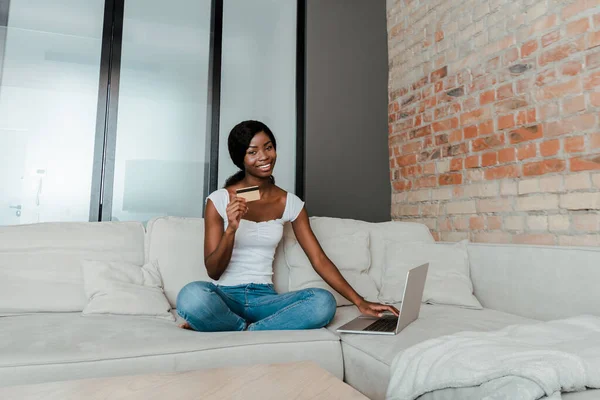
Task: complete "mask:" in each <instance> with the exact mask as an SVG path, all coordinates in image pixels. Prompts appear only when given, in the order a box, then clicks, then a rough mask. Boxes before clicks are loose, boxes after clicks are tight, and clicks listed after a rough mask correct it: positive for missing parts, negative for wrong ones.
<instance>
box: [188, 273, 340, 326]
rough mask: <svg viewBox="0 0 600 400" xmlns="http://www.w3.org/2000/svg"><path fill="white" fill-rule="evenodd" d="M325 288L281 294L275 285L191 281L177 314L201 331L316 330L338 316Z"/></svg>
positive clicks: (333, 299)
mask: <svg viewBox="0 0 600 400" xmlns="http://www.w3.org/2000/svg"><path fill="white" fill-rule="evenodd" d="M335 310H336V302H335V298H334V297H333V295H332V294H331V293H329V292H328V291H327V290H324V289H303V290H299V291H295V292H289V293H283V294H277V292H275V289H274V288H273V285H263V284H254V283H251V284H247V285H239V286H217V285H215V284H213V283H211V282H200V281H198V282H191V283H189V284H187V285H186V286H184V287H183V289H181V291H180V292H179V295H178V296H177V313H178V314H179V315H180V316H181V317H182V318H183V319H185V320H186V321H187V323H188V325H189V327H191V328H192V329H194V330H196V331H201V332H220V331H242V330H249V331H259V330H292V329H316V328H322V327H324V326H325V325H327V324H328V323H329V322H330V321H331V320H332V319H333V316H334V315H335Z"/></svg>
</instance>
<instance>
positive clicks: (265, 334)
mask: <svg viewBox="0 0 600 400" xmlns="http://www.w3.org/2000/svg"><path fill="white" fill-rule="evenodd" d="M304 360H314V361H316V362H318V363H319V364H320V365H321V366H322V367H324V368H325V369H327V370H329V371H330V372H332V373H333V374H335V375H336V376H338V377H340V378H341V377H342V368H343V367H342V355H341V347H340V342H339V338H338V337H337V336H336V335H334V334H332V333H331V332H329V331H327V330H326V329H316V330H305V331H286V332H285V334H282V332H281V331H262V332H216V333H204V332H194V331H189V330H184V329H180V328H178V327H177V325H176V323H174V322H168V321H165V320H161V319H157V318H131V317H125V316H89V317H82V316H81V314H79V313H44V314H42V313H40V314H36V315H35V316H14V317H2V318H0V385H14V384H25V383H28V384H31V383H40V382H47V381H55V380H67V379H79V378H88V377H100V376H114V375H125V374H140V373H148V372H159V371H185V370H193V369H200V368H217V367H224V366H230V365H247V364H259V363H276V362H292V361H304Z"/></svg>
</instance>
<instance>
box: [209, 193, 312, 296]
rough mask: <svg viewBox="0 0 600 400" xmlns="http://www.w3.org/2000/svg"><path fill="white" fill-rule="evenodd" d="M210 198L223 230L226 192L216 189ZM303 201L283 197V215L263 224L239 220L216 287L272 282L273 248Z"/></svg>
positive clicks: (225, 213) (300, 208) (227, 200)
mask: <svg viewBox="0 0 600 400" xmlns="http://www.w3.org/2000/svg"><path fill="white" fill-rule="evenodd" d="M208 199H210V200H211V201H212V202H213V205H214V206H215V208H216V209H217V212H218V213H219V215H220V216H221V218H223V221H224V223H223V229H227V225H229V221H228V220H227V205H228V204H229V192H228V191H227V189H219V190H216V191H214V192H212V193H211V194H210V196H208V198H207V199H206V200H207V201H208ZM303 207H304V202H303V201H302V200H300V198H299V197H298V196H296V195H295V194H292V193H288V194H287V198H286V201H285V209H284V210H283V216H282V217H281V218H279V219H272V220H270V221H265V222H254V221H249V220H246V219H242V220H241V221H240V225H239V227H238V230H237V231H236V232H235V240H234V243H233V251H232V253H231V260H230V261H229V265H228V266H227V269H225V272H223V275H221V277H220V278H219V280H218V281H213V283H214V284H216V285H221V286H236V285H243V284H248V283H262V284H270V283H273V280H272V278H271V277H272V275H273V259H274V258H275V249H276V248H277V245H278V244H279V242H280V241H281V238H282V236H283V224H284V223H286V222H288V221H294V220H296V218H297V217H298V214H300V211H302V208H303Z"/></svg>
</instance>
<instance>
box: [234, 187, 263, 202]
mask: <svg viewBox="0 0 600 400" xmlns="http://www.w3.org/2000/svg"><path fill="white" fill-rule="evenodd" d="M235 194H236V196H237V197H243V198H244V199H246V201H255V200H260V191H259V190H258V186H250V187H246V188H242V189H237V190H236V191H235Z"/></svg>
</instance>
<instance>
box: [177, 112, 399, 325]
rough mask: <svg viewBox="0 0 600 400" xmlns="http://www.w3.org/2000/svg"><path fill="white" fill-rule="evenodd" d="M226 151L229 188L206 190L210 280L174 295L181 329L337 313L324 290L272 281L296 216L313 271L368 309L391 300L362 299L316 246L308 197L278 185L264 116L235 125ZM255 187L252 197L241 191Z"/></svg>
mask: <svg viewBox="0 0 600 400" xmlns="http://www.w3.org/2000/svg"><path fill="white" fill-rule="evenodd" d="M227 144H228V149H229V155H230V156H231V160H232V161H233V163H234V164H235V165H236V166H237V167H238V168H239V169H240V171H238V172H237V173H236V174H234V175H233V176H231V177H230V178H229V179H227V182H226V183H225V187H224V188H223V189H219V190H217V191H215V192H213V193H212V194H211V195H210V196H208V199H207V202H206V210H205V218H204V230H205V235H204V264H205V266H206V270H207V272H208V275H209V277H210V278H212V279H213V281H212V282H191V283H189V284H187V285H186V286H185V287H184V288H183V289H181V291H180V292H179V295H178V296H177V312H178V313H179V315H180V316H181V317H182V318H184V319H185V320H186V323H185V324H183V325H182V327H184V328H188V329H193V330H197V331H204V332H206V331H241V330H282V329H316V328H321V327H323V326H325V325H327V324H328V323H329V322H330V321H331V320H332V319H333V316H334V314H335V310H336V301H335V299H334V297H333V295H332V294H331V293H330V292H328V291H327V290H324V289H317V288H310V289H303V290H299V291H295V292H288V293H284V294H278V293H277V292H275V290H274V288H273V282H272V278H271V277H272V275H273V259H274V256H275V249H276V248H277V245H278V244H279V242H280V241H281V238H282V236H283V225H284V223H286V222H291V223H292V228H293V230H294V234H295V235H296V238H297V240H298V243H299V244H300V246H301V247H302V249H303V250H304V252H305V253H306V255H307V256H308V259H309V260H310V263H311V265H312V266H313V268H314V269H315V271H316V272H317V273H318V274H319V275H320V276H321V277H322V278H323V279H324V280H325V281H326V282H327V283H328V284H329V286H331V287H332V288H333V289H334V290H336V291H337V292H338V293H340V294H341V295H342V296H344V297H345V298H346V299H348V300H349V301H351V302H352V303H354V304H355V305H356V306H357V307H358V308H359V309H360V311H361V312H362V313H363V314H370V315H375V316H381V313H382V312H383V311H385V310H388V311H391V312H392V313H394V314H396V315H398V310H396V309H395V308H394V307H391V306H387V305H382V304H377V303H371V302H368V301H366V300H365V299H363V298H362V297H361V296H360V295H359V294H358V293H357V292H356V291H355V290H354V289H353V288H352V287H351V286H350V285H349V284H348V282H347V281H346V280H345V279H344V278H343V277H342V275H341V274H340V272H339V270H338V269H337V267H336V266H335V265H334V264H333V263H332V262H331V260H329V258H328V257H327V256H326V255H325V253H324V252H323V249H322V248H321V246H320V245H319V242H318V241H317V238H316V237H315V235H314V233H313V231H312V229H311V227H310V223H309V219H308V214H307V212H306V210H305V208H304V202H303V201H302V200H300V199H299V198H298V197H297V196H296V195H294V194H292V193H287V192H286V191H285V190H283V189H281V188H279V187H277V186H276V185H275V179H274V178H273V175H272V173H273V169H274V167H275V162H276V160H277V152H276V149H277V142H276V140H275V136H274V135H273V133H272V132H271V130H270V129H269V128H268V127H267V126H266V125H265V124H263V123H262V122H258V121H244V122H241V123H239V124H237V125H236V126H235V127H234V128H233V129H232V130H231V133H230V134H229V138H228V141H227ZM247 187H258V190H259V192H260V196H258V200H255V201H252V202H251V203H250V205H249V204H248V203H249V202H248V201H247V200H246V199H245V198H244V197H240V196H237V194H236V193H237V191H238V190H239V189H242V188H247Z"/></svg>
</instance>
